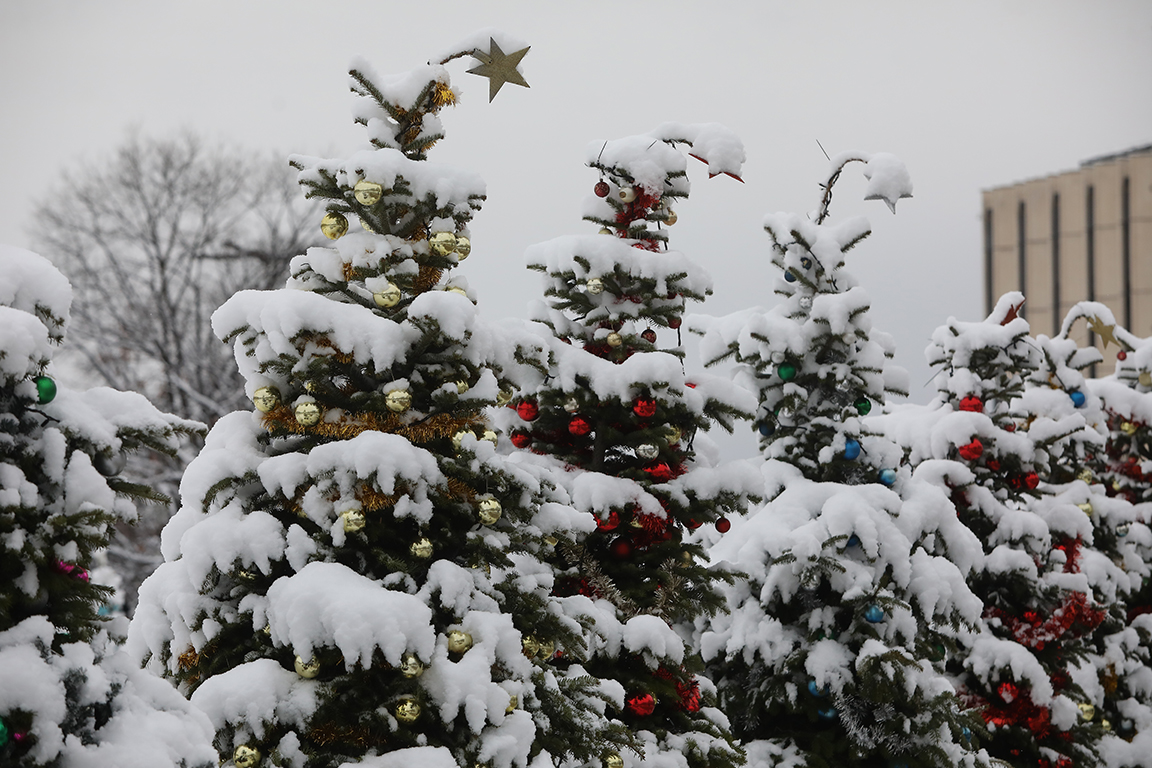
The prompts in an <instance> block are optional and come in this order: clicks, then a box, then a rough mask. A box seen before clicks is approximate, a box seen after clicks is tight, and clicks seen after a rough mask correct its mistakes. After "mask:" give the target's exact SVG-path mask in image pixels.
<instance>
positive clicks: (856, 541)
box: [848, 534, 860, 547]
mask: <svg viewBox="0 0 1152 768" xmlns="http://www.w3.org/2000/svg"><path fill="white" fill-rule="evenodd" d="M848 546H850V547H858V546H860V537H859V536H857V535H856V534H852V535H851V536H849V537H848Z"/></svg>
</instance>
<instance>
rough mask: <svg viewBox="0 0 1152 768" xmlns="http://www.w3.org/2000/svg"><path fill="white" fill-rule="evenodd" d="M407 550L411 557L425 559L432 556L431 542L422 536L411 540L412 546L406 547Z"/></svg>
mask: <svg viewBox="0 0 1152 768" xmlns="http://www.w3.org/2000/svg"><path fill="white" fill-rule="evenodd" d="M408 551H409V552H411V553H412V557H418V558H420V559H421V560H427V559H428V558H430V557H432V542H431V541H429V539H428V537H426V536H422V537H420V538H419V539H416V541H414V542H412V546H410V547H409V548H408Z"/></svg>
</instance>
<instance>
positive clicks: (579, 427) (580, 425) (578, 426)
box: [568, 416, 592, 437]
mask: <svg viewBox="0 0 1152 768" xmlns="http://www.w3.org/2000/svg"><path fill="white" fill-rule="evenodd" d="M568 431H569V432H571V433H572V434H573V435H576V437H584V435H586V434H588V433H589V432H591V431H592V425H591V424H590V423H589V422H588V419H586V418H584V417H583V416H573V417H572V420H571V421H569V422H568Z"/></svg>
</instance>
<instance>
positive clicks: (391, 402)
mask: <svg viewBox="0 0 1152 768" xmlns="http://www.w3.org/2000/svg"><path fill="white" fill-rule="evenodd" d="M384 404H385V405H387V406H388V410H390V411H392V412H393V413H404V411H406V410H408V409H409V408H411V407H412V393H411V392H409V391H408V390H406V389H394V390H392V391H391V392H389V393H388V395H387V396H386V397H385V398H384Z"/></svg>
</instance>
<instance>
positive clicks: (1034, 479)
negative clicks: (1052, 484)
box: [1024, 472, 1040, 490]
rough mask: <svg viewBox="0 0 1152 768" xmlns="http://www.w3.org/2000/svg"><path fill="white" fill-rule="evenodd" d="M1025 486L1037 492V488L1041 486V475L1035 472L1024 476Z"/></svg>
mask: <svg viewBox="0 0 1152 768" xmlns="http://www.w3.org/2000/svg"><path fill="white" fill-rule="evenodd" d="M1024 485H1026V486H1028V488H1030V489H1032V490H1035V489H1036V486H1038V485H1040V475H1038V474H1036V473H1035V472H1029V473H1028V474H1026V475H1024Z"/></svg>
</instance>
